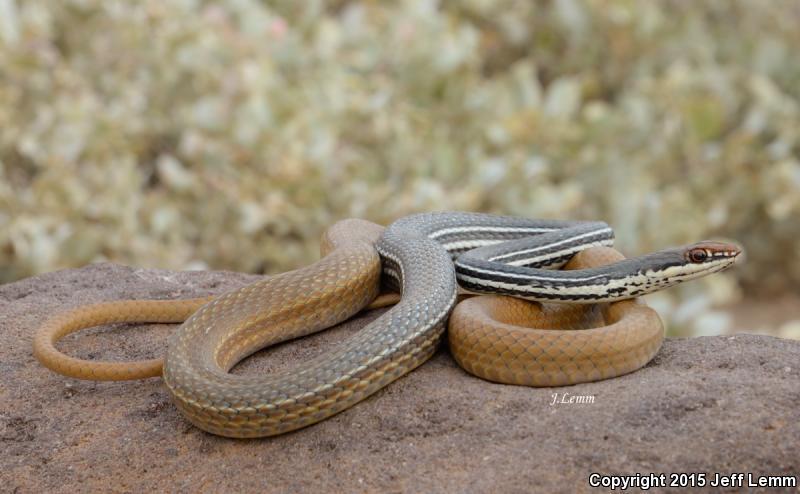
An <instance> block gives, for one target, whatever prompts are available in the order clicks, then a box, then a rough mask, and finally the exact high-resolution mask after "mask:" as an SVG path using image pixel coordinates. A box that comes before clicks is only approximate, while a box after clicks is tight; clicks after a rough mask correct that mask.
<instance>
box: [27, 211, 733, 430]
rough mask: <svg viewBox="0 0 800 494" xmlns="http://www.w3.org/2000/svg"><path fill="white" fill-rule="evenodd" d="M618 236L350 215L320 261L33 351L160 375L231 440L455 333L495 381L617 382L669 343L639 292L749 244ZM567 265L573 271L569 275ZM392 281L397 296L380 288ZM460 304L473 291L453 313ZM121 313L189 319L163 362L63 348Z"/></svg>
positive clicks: (326, 406) (51, 335) (57, 332)
mask: <svg viewBox="0 0 800 494" xmlns="http://www.w3.org/2000/svg"><path fill="white" fill-rule="evenodd" d="M613 237H614V234H613V230H612V229H611V228H610V227H609V226H608V225H607V224H606V223H603V222H595V221H569V220H540V219H529V218H521V217H514V216H498V215H491V214H485V213H467V212H435V213H419V214H414V215H410V216H407V217H404V218H401V219H399V220H396V221H395V222H393V223H392V224H390V225H389V226H388V227H386V228H385V229H384V228H383V227H382V226H380V225H376V224H374V223H371V222H368V221H365V220H357V219H349V220H342V221H339V222H337V223H335V224H334V225H332V226H331V227H330V228H329V229H328V230H327V231H326V232H325V234H324V235H323V238H322V242H321V253H322V257H321V259H320V260H319V261H317V262H316V263H314V264H312V265H310V266H307V267H303V268H300V269H296V270H294V271H289V272H286V273H281V274H277V275H273V276H268V277H265V278H263V279H261V280H259V281H256V282H254V283H252V284H249V285H246V286H243V287H241V288H238V289H235V290H232V291H230V292H227V293H224V294H222V295H219V296H217V297H207V298H197V299H188V300H173V301H163V300H159V301H118V302H105V303H101V304H95V305H91V306H85V307H78V308H76V309H73V310H71V311H68V312H66V313H63V314H59V315H56V316H54V317H53V318H52V319H50V320H48V321H46V322H45V323H44V324H43V325H42V326H41V328H40V329H39V331H38V332H37V334H36V336H35V337H34V342H33V351H34V355H35V356H36V357H37V359H38V360H39V361H40V362H41V363H42V364H44V365H45V366H46V367H48V368H50V369H51V370H54V371H56V372H59V373H62V374H65V375H68V376H72V377H77V378H84V379H86V378H88V379H94V380H116V379H126V378H136V377H142V376H143V375H151V376H155V375H158V374H159V373H161V374H162V375H163V379H164V383H165V384H166V387H167V390H168V391H169V393H170V394H171V396H172V399H173V402H174V403H175V404H176V406H177V408H178V409H179V410H180V411H181V412H182V413H183V415H184V416H185V417H186V418H187V419H188V420H189V421H190V422H191V423H192V424H194V425H195V426H197V427H199V428H200V429H202V430H205V431H207V432H210V433H213V434H217V435H222V436H227V437H234V438H251V437H263V436H272V435H276V434H281V433H285V432H288V431H292V430H295V429H299V428H301V427H305V426H307V425H310V424H313V423H316V422H319V421H321V420H323V419H325V418H327V417H330V416H332V415H334V414H336V413H338V412H340V411H342V410H345V409H347V408H349V407H351V406H353V405H355V404H356V403H358V402H360V401H362V400H364V399H365V398H366V397H368V396H370V395H372V394H373V393H375V392H376V391H378V390H380V389H382V388H384V387H385V386H387V385H388V384H389V383H391V382H393V381H395V380H397V379H398V378H400V377H402V376H404V375H406V374H408V373H409V372H411V371H412V370H413V369H415V368H417V367H418V366H420V365H421V364H422V363H424V362H425V361H426V360H428V359H429V358H430V357H431V356H432V355H433V353H434V352H435V351H436V349H437V347H438V346H439V343H440V341H441V340H442V339H443V335H444V333H445V330H448V331H447V332H448V340H449V344H450V348H451V352H452V353H453V355H454V357H455V359H456V361H457V362H458V363H459V364H460V365H461V366H462V367H464V368H465V369H466V370H467V371H469V372H471V373H473V374H475V375H477V376H479V377H482V378H485V379H488V380H491V381H496V382H503V383H508V384H523V385H532V386H556V385H566V384H574V383H577V382H587V381H592V380H597V379H604V378H608V377H615V376H617V375H621V374H624V373H628V372H631V371H633V370H636V369H637V368H639V367H641V366H643V365H644V364H645V363H647V362H648V361H649V360H650V359H651V358H652V357H653V355H654V354H655V352H656V351H657V350H658V348H659V347H660V345H661V341H662V340H663V327H662V326H661V323H660V320H659V319H658V316H657V315H656V314H655V312H654V311H652V309H649V308H648V307H646V306H644V305H642V304H641V303H639V302H637V301H635V300H631V299H635V298H636V297H639V296H640V295H644V294H646V293H650V292H652V291H655V290H660V289H663V288H666V287H669V286H672V285H674V284H676V283H679V282H682V281H687V280H690V279H694V278H697V277H700V276H704V275H707V274H710V273H713V272H717V271H721V270H723V269H725V268H727V267H729V266H731V265H732V264H733V263H734V261H735V260H736V258H737V257H738V255H739V254H740V252H741V249H740V248H739V247H738V246H737V245H735V244H730V243H722V242H712V241H703V242H698V243H695V244H691V245H686V246H682V247H675V248H670V249H665V250H661V251H658V252H656V253H652V254H646V255H643V256H640V257H636V258H631V259H624V258H623V257H622V256H621V254H618V253H617V252H616V251H614V250H611V249H610V246H611V245H612V243H613ZM565 265H566V267H567V268H570V267H571V268H574V269H561V270H559V269H558V268H562V267H565ZM459 286H460V287H461V288H459ZM382 287H383V290H384V291H386V290H388V291H389V292H397V293H399V294H400V296H399V299H397V298H394V299H393V298H392V296H391V295H389V296H388V298H387V297H386V296H382V297H384V298H381V297H379V294H380V293H381V289H382ZM460 294H461V295H460ZM479 294H480V296H477V295H479ZM498 294H503V295H498ZM509 295H510V296H509ZM376 297H377V298H376ZM512 297H513V298H512ZM459 298H462V299H466V300H463V301H462V302H461V303H460V304H458V307H457V308H456V310H455V311H454V310H453V309H454V307H455V306H456V303H457V301H458V300H459ZM538 302H542V303H544V305H541V304H539V303H538ZM553 303H558V304H569V305H561V306H560V308H559V307H556V308H553V307H552V306H553V305H554V304H553ZM370 304H371V305H370ZM381 305H392V307H391V308H390V309H389V310H387V311H385V312H384V313H383V314H381V315H380V316H378V317H377V318H376V319H374V320H373V321H372V322H370V323H368V324H367V325H366V326H365V327H364V328H362V329H361V330H360V331H359V332H358V333H356V334H355V335H354V336H352V337H351V338H349V339H348V340H346V341H344V342H342V343H341V344H339V345H337V346H335V347H333V348H330V349H328V350H327V351H325V352H324V353H322V354H321V355H319V356H317V357H315V358H313V359H310V360H308V361H305V362H302V363H298V364H297V365H295V366H293V367H292V368H290V369H287V370H284V371H279V372H275V373H272V374H269V375H259V376H242V375H234V374H231V373H230V372H229V371H230V370H231V368H232V367H233V366H234V365H236V363H238V362H239V361H241V360H242V359H244V358H245V357H247V356H248V355H251V354H252V353H254V352H256V351H258V350H260V349H262V348H265V347H267V346H270V345H274V344H277V343H280V342H283V341H286V340H290V339H293V338H299V337H302V336H304V335H307V334H311V333H313V332H316V331H319V330H321V329H323V328H327V327H330V326H332V325H335V324H337V323H339V322H341V321H344V320H346V319H348V318H349V317H351V316H353V315H355V314H356V313H358V312H359V311H360V310H362V309H363V308H365V307H375V306H381ZM451 313H452V316H453V317H450V315H451ZM112 322H176V323H178V322H180V323H181V325H180V327H179V328H178V329H177V330H176V331H175V332H174V333H173V334H172V335H171V337H170V339H169V343H168V348H167V352H166V355H165V358H164V359H163V363H162V361H160V360H159V359H154V360H151V361H145V362H142V363H126V362H87V361H84V360H81V359H76V358H74V357H70V356H67V355H64V354H62V353H61V352H59V351H58V350H57V349H56V348H55V343H56V341H58V339H60V338H62V337H63V336H65V335H67V334H69V333H71V332H74V331H78V330H79V329H82V328H85V327H89V326H96V325H99V324H107V323H112ZM536 324H544V325H550V326H552V330H549V331H548V330H544V329H533V327H534V326H536ZM597 324H605V325H603V326H601V327H591V326H592V325H597ZM448 327H449V329H448ZM574 329H585V330H584V331H573V330H574ZM583 335H586V336H583Z"/></svg>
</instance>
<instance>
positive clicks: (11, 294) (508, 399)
mask: <svg viewBox="0 0 800 494" xmlns="http://www.w3.org/2000/svg"><path fill="white" fill-rule="evenodd" d="M254 279H255V277H253V276H248V275H242V274H234V273H224V272H208V273H207V272H184V273H175V272H170V271H159V270H144V269H130V268H125V267H121V266H117V265H113V264H98V265H93V266H89V267H86V268H83V269H77V270H66V271H60V272H55V273H50V274H47V275H43V276H39V277H36V278H30V279H26V280H22V281H19V282H16V283H11V284H7V285H3V286H0V369H2V375H3V379H2V384H0V491H10V492H43V491H56V492H75V491H76V490H81V491H86V490H88V491H113V492H142V491H149V490H169V491H178V492H196V491H200V490H202V491H257V492H301V491H306V490H312V489H313V490H317V491H321V492H534V491H542V492H580V491H585V490H589V487H588V483H587V481H588V478H589V474H590V473H591V472H600V473H603V474H634V473H636V472H639V473H649V472H655V473H662V472H664V473H670V472H705V473H706V474H707V475H709V474H710V475H712V476H713V474H714V473H721V474H730V473H732V472H756V473H765V474H773V475H778V474H781V475H788V474H791V475H800V406H798V404H799V403H800V342H798V341H790V340H782V339H777V338H771V337H766V336H750V335H738V336H734V337H731V336H726V337H706V338H694V339H669V340H667V341H666V343H665V344H664V346H663V348H662V349H661V351H660V352H659V354H658V355H657V357H656V358H655V360H654V361H653V362H651V364H650V365H648V366H647V367H646V368H644V369H642V370H641V371H638V372H635V373H633V374H630V375H627V376H623V377H621V378H617V379H612V380H608V381H603V382H599V383H591V384H583V385H578V386H573V387H569V388H559V389H532V388H523V387H515V386H503V385H497V384H491V383H488V382H484V381H482V380H480V379H477V378H474V377H471V376H469V375H467V374H466V373H464V372H463V371H462V370H461V369H460V368H459V367H457V366H456V364H455V363H454V362H453V360H452V359H451V357H450V356H449V355H448V353H447V351H446V350H441V351H440V352H439V353H438V354H437V355H436V356H435V357H434V358H433V359H432V360H431V361H430V362H428V363H426V364H425V365H424V366H422V367H421V368H420V369H418V370H417V371H415V372H413V373H412V374H410V375H409V376H407V377H405V378H403V379H401V380H400V381H398V382H396V383H394V384H393V385H391V386H389V387H388V388H387V389H385V390H383V391H381V392H379V393H377V394H376V395H374V396H372V397H371V398H369V399H368V400H366V401H365V402H362V403H361V404H359V405H357V406H356V407H354V408H352V409H350V410H347V411H345V412H343V413H341V414H339V415H337V416H335V417H333V418H331V419H329V420H327V421H324V422H322V423H320V424H317V425H315V426H311V427H308V428H306V429H303V430H300V431H297V432H294V433H290V434H287V435H284V436H279V437H275V438H268V439H263V440H231V439H225V438H220V437H215V436H212V435H209V434H206V433H204V432H202V431H200V430H198V429H195V428H194V427H192V426H191V425H190V424H189V423H188V422H186V421H185V420H184V419H183V418H182V417H181V415H180V414H179V413H178V411H177V410H176V409H175V407H173V405H172V403H171V402H170V399H169V395H168V394H167V392H166V390H165V388H164V386H163V385H162V383H161V381H160V379H157V378H155V379H148V380H144V381H138V382H120V383H94V382H84V381H75V380H71V379H68V378H64V377H61V376H58V375H55V374H53V373H51V372H50V371H48V370H47V369H45V368H43V367H42V366H40V365H39V364H38V362H37V361H36V360H35V359H34V358H33V357H32V355H31V338H32V335H33V332H34V331H35V329H36V328H37V326H38V325H39V324H40V323H41V322H42V321H43V320H44V319H45V318H46V317H47V316H48V315H49V314H51V313H53V312H54V311H59V310H63V309H66V308H69V307H72V306H75V305H80V304H85V303H91V302H98V301H102V300H113V299H126V298H176V297H189V296H198V295H205V294H211V293H220V292H222V291H224V290H226V289H231V288H234V287H237V286H240V285H242V284H244V283H247V282H248V281H251V280H254ZM377 312H378V311H373V312H372V313H367V314H365V315H362V316H360V317H358V318H356V319H355V320H353V321H352V322H349V323H347V324H344V325H342V326H340V327H338V328H335V329H333V330H331V331H327V332H324V333H322V334H320V335H316V336H314V337H311V338H306V339H304V340H302V341H299V342H293V343H291V344H287V345H283V346H280V347H279V348H276V349H273V350H268V351H264V352H260V353H258V354H256V355H255V356H253V357H251V358H249V359H247V360H246V361H245V362H243V363H242V364H240V365H239V366H237V367H236V369H235V370H234V372H237V373H259V372H269V371H272V370H275V369H279V368H282V367H283V366H288V365H290V364H291V362H295V361H297V360H298V359H305V358H308V357H310V356H312V355H315V354H317V353H319V352H322V351H324V349H325V348H327V347H329V346H330V345H331V344H334V343H335V342H336V341H338V340H341V339H342V338H346V337H347V335H348V334H351V333H352V332H354V331H356V330H357V329H358V328H359V327H361V326H362V325H363V324H365V323H366V322H367V321H369V320H371V319H372V318H374V317H376V316H377ZM172 330H173V326H169V325H148V326H144V327H139V328H129V327H116V328H105V329H93V330H88V331H84V332H82V333H80V334H79V335H77V336H71V337H69V338H67V339H66V340H65V341H64V342H63V343H62V344H61V345H60V348H62V349H64V350H65V351H67V352H68V353H71V354H73V355H78V356H82V357H90V358H104V359H137V358H144V357H148V356H153V355H159V354H161V353H162V352H163V349H164V346H165V340H166V338H167V336H168V334H169V333H170V332H171V331H172ZM554 391H558V392H559V393H564V392H567V393H570V394H571V395H574V396H579V395H592V396H594V403H591V404H557V405H551V402H552V400H553V392H554ZM559 396H560V395H559ZM730 490H731V491H739V490H741V489H730Z"/></svg>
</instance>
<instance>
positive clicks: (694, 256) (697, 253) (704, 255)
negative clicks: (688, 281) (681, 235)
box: [688, 249, 708, 264]
mask: <svg viewBox="0 0 800 494" xmlns="http://www.w3.org/2000/svg"><path fill="white" fill-rule="evenodd" d="M688 257H689V260H690V261H692V262H694V263H697V264H699V263H701V262H703V261H705V260H706V259H708V251H706V250H705V249H692V250H690V251H689V255H688Z"/></svg>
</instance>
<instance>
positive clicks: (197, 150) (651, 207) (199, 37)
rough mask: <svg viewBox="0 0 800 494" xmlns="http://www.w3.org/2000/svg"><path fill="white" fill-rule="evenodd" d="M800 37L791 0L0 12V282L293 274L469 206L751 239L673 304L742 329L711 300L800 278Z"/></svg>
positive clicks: (629, 243) (169, 2)
mask: <svg viewBox="0 0 800 494" xmlns="http://www.w3.org/2000/svg"><path fill="white" fill-rule="evenodd" d="M798 25H800V8H798V4H797V2H794V1H771V2H757V1H755V0H753V1H703V2H694V1H689V0H683V1H677V0H676V1H661V2H637V1H634V0H616V1H606V0H589V1H586V2H582V1H577V0H553V1H537V2H533V1H530V2H529V1H511V0H468V1H441V2H434V1H425V0H422V1H405V2H386V3H383V2H377V1H360V2H357V1H344V0H340V1H330V2H323V1H309V2H293V1H289V0H284V1H276V2H264V3H261V2H256V1H254V0H236V1H232V2H203V1H199V0H158V1H156V0H149V1H141V2H130V1H114V0H112V1H108V0H105V1H101V0H65V1H60V2H51V1H49V0H25V1H15V0H0V282H2V281H11V280H14V279H17V278H21V277H24V276H28V275H31V274H34V273H41V272H43V271H48V270H52V269H56V268H63V267H70V266H80V265H83V264H85V263H88V262H92V261H97V260H103V259H109V260H114V261H119V262H123V263H127V264H134V265H141V266H159V267H170V268H174V269H184V268H202V267H212V268H225V269H232V270H239V271H249V272H277V271H282V270H286V269H289V268H293V267H297V266H299V265H301V264H303V263H307V262H310V261H311V260H313V259H314V258H315V257H316V255H317V254H316V251H317V249H318V238H319V236H320V234H321V232H322V231H323V229H324V228H325V227H326V226H327V225H329V224H331V223H332V222H334V221H335V220H337V219H340V218H345V217H362V218H367V219H371V220H374V221H377V222H381V223H387V222H390V221H391V220H393V219H395V218H397V217H400V216H403V215H405V214H408V213H411V212H414V211H422V210H441V209H462V210H478V211H489V212H496V213H502V214H511V215H524V216H531V217H547V218H575V219H578V218H584V219H603V220H606V221H608V222H609V223H611V224H612V225H613V226H615V228H616V230H617V236H618V245H619V246H620V247H621V248H622V249H623V250H624V251H625V252H626V253H628V254H636V253H641V252H645V251H650V250H654V249H658V248H661V247H665V246H668V245H675V244H680V243H686V242H691V241H695V240H699V239H702V238H707V237H720V236H721V237H726V238H734V239H737V240H739V241H740V242H741V243H743V244H744V246H745V248H746V249H747V252H748V260H747V263H746V264H744V265H742V266H740V267H738V268H737V269H735V270H734V271H732V272H730V273H729V274H727V275H723V276H717V277H711V278H708V279H707V280H705V281H704V282H702V283H694V284H689V285H687V286H686V287H684V288H682V290H683V291H682V292H680V291H679V292H674V293H682V294H683V298H681V300H682V302H681V305H676V304H677V302H675V301H674V300H673V298H664V299H663V300H662V301H661V302H659V301H658V300H657V301H656V303H657V304H661V305H662V306H661V309H662V311H667V312H673V313H674V314H675V318H676V319H677V320H679V322H680V318H681V317H684V319H686V318H691V317H695V318H700V319H702V318H706V319H705V321H704V322H703V321H701V322H702V325H703V326H704V327H707V326H709V324H710V325H712V326H713V325H714V324H716V326H720V325H723V326H724V325H725V324H727V323H726V322H725V321H724V320H722V322H720V320H719V318H720V315H719V314H715V313H708V312H707V311H706V312H704V310H705V309H707V308H708V307H709V306H710V305H712V304H713V303H719V302H726V301H728V302H729V301H731V300H735V299H736V297H737V296H738V294H739V293H740V287H744V288H745V291H746V292H747V291H749V292H750V293H760V294H764V293H776V292H778V291H781V290H786V289H787V288H791V287H796V286H798V285H800V221H798V218H797V216H798V212H799V211H800V162H799V161H798V150H799V149H800V112H799V111H798V110H799V109H798V97H799V96H800V58H798V56H797V47H798V46H800V30H798V29H797V26H798ZM668 297H675V295H669V296H668ZM670 304H672V305H670ZM687 307H688V308H687ZM681 311H683V313H684V316H681V314H682V312H681ZM714 317H717V319H718V320H717V322H716V323H715V322H714V320H713V318H714ZM708 318H711V319H710V320H709V319H708ZM723 319H724V318H723Z"/></svg>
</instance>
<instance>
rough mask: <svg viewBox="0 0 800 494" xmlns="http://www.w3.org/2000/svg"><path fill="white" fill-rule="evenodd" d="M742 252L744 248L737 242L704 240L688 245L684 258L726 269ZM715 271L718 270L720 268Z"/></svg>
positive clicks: (694, 262) (691, 262)
mask: <svg viewBox="0 0 800 494" xmlns="http://www.w3.org/2000/svg"><path fill="white" fill-rule="evenodd" d="M741 253H742V248H741V247H739V246H738V245H736V244H732V243H727V242H714V241H711V240H704V241H702V242H697V243H696V244H692V245H688V246H686V247H685V250H684V254H683V258H684V259H685V260H686V262H687V263H690V264H700V265H705V266H707V267H709V268H711V267H718V268H719V269H724V268H726V267H728V266H730V265H731V264H733V263H734V262H736V258H737V257H739V254H741ZM714 271H718V269H715V270H714Z"/></svg>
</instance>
